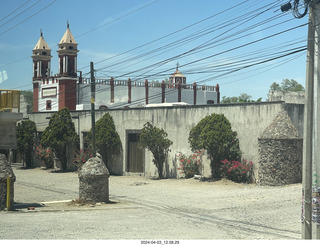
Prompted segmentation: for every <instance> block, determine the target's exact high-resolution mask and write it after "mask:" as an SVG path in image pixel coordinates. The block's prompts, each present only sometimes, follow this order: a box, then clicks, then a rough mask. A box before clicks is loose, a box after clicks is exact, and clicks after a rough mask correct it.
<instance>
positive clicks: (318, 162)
mask: <svg viewBox="0 0 320 245" xmlns="http://www.w3.org/2000/svg"><path fill="white" fill-rule="evenodd" d="M318 2H319V1H318ZM312 7H313V8H314V29H315V32H314V35H315V36H314V43H315V47H314V73H313V74H314V77H313V79H314V83H313V86H314V87H313V94H311V92H310V96H311V95H313V106H312V107H313V147H312V153H313V159H312V238H315V239H320V111H319V110H320V97H319V96H320V43H319V42H320V26H319V23H320V4H314V6H312Z"/></svg>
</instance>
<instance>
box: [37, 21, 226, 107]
mask: <svg viewBox="0 0 320 245" xmlns="http://www.w3.org/2000/svg"><path fill="white" fill-rule="evenodd" d="M32 52H33V55H32V60H33V78H32V83H33V112H45V111H58V110H60V109H62V108H64V107H67V108H68V109H69V110H71V111H75V110H77V111H81V110H89V109H90V108H91V80H90V79H88V78H83V77H82V76H81V74H82V72H79V74H80V75H79V76H78V73H77V72H78V71H77V55H78V52H79V50H78V43H77V42H76V40H75V38H74V36H73V34H72V33H71V30H70V26H69V23H68V24H67V30H66V31H65V33H64V35H63V36H62V38H61V40H60V42H59V43H58V50H57V53H58V59H59V67H58V73H57V74H55V75H51V58H52V55H51V49H50V47H49V46H48V44H47V42H46V41H45V39H44V37H43V34H42V32H41V34H40V38H39V40H38V42H37V44H36V45H35V47H34V49H33V50H32ZM186 80H187V79H186V77H185V76H184V75H182V73H181V72H180V71H179V66H178V65H177V68H176V71H175V72H174V73H173V74H172V75H171V76H170V77H169V83H164V82H162V83H158V82H149V81H148V80H145V81H131V80H130V78H129V79H128V80H115V79H113V78H112V77H111V78H95V108H96V109H113V108H114V109H115V108H128V107H129V108H131V107H150V106H178V105H206V104H219V102H220V92H219V85H218V84H217V85H216V86H207V85H197V84H196V83H193V84H187V82H186Z"/></svg>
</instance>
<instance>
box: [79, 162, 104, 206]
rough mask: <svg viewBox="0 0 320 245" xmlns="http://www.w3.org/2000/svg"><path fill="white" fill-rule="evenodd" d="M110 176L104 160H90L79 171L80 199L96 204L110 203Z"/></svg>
mask: <svg viewBox="0 0 320 245" xmlns="http://www.w3.org/2000/svg"><path fill="white" fill-rule="evenodd" d="M109 176H110V173H109V170H108V169H107V167H106V166H105V164H104V162H103V161H102V159H100V158H99V157H93V158H90V159H89V160H88V161H87V162H86V163H85V164H84V165H83V166H82V168H81V169H80V171H79V197H80V198H81V199H85V200H86V201H91V202H96V203H97V202H108V201H109Z"/></svg>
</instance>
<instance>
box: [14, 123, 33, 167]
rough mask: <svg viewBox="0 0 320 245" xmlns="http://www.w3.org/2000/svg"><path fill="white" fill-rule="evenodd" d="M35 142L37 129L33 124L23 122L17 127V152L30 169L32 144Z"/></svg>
mask: <svg viewBox="0 0 320 245" xmlns="http://www.w3.org/2000/svg"><path fill="white" fill-rule="evenodd" d="M36 140H37V128H36V124H35V122H33V121H31V120H24V121H21V122H20V123H18V126H17V145H18V151H19V152H20V154H21V157H22V159H23V161H24V163H25V164H26V167H27V168H30V167H32V163H33V152H34V144H35V143H36Z"/></svg>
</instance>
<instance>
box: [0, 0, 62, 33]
mask: <svg viewBox="0 0 320 245" xmlns="http://www.w3.org/2000/svg"><path fill="white" fill-rule="evenodd" d="M39 1H41V0H39ZM39 1H38V2H39ZM57 1H58V0H54V1H53V2H51V3H49V4H48V5H46V6H45V7H43V8H42V9H40V10H39V11H37V12H35V13H34V14H32V15H31V16H29V17H28V18H26V19H24V20H23V21H21V22H19V23H18V24H16V25H14V26H13V27H11V28H9V29H7V30H6V31H3V32H2V33H0V36H2V35H3V34H5V33H7V32H9V31H11V30H13V29H14V28H16V27H18V26H19V25H21V24H23V23H24V22H26V21H28V20H29V19H31V18H32V17H33V16H35V15H37V14H39V13H40V12H41V11H43V10H45V9H46V8H49V7H50V6H51V5H53V4H54V3H55V2H57Z"/></svg>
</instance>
